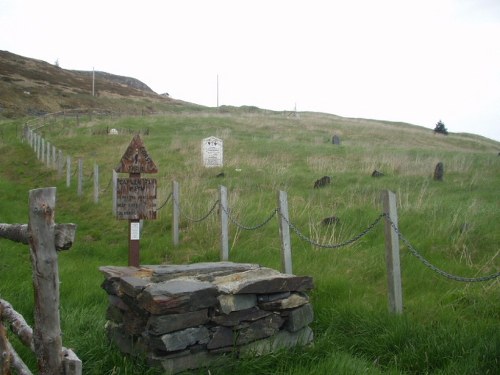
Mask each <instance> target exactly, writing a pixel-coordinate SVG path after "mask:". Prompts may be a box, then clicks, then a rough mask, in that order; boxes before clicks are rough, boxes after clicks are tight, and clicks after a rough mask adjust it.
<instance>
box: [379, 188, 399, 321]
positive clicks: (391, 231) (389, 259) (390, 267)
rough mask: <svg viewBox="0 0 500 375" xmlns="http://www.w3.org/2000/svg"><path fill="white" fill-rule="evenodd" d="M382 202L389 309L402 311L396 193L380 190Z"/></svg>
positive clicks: (392, 311)
mask: <svg viewBox="0 0 500 375" xmlns="http://www.w3.org/2000/svg"><path fill="white" fill-rule="evenodd" d="M382 202H383V205H384V213H385V214H386V215H387V217H386V220H385V250H386V264H387V286H388V297H389V311H390V312H391V313H396V314H402V313H403V291H402V289H403V288H402V286H401V265H400V261H399V236H398V234H397V232H396V229H395V228H397V226H398V212H397V209H396V194H394V193H393V192H392V191H389V190H384V191H383V192H382Z"/></svg>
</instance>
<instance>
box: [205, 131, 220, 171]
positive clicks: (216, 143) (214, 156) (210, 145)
mask: <svg viewBox="0 0 500 375" xmlns="http://www.w3.org/2000/svg"><path fill="white" fill-rule="evenodd" d="M201 152H202V158H203V165H204V166H205V167H206V168H213V167H222V166H223V164H224V142H223V141H222V139H219V138H217V137H208V138H205V139H203V141H202V142H201Z"/></svg>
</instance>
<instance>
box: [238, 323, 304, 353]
mask: <svg viewBox="0 0 500 375" xmlns="http://www.w3.org/2000/svg"><path fill="white" fill-rule="evenodd" d="M313 339H314V334H313V331H312V329H311V328H309V327H304V328H303V329H301V330H300V331H297V332H288V331H287V330H281V331H279V332H278V333H277V334H276V335H274V336H272V337H268V338H266V339H262V340H258V341H254V342H252V343H249V344H247V345H245V346H242V347H241V348H239V354H240V357H242V358H245V357H253V356H259V355H264V354H269V353H273V352H276V351H278V350H282V349H286V348H292V347H294V346H297V345H301V346H305V345H307V344H309V343H311V342H312V341H313Z"/></svg>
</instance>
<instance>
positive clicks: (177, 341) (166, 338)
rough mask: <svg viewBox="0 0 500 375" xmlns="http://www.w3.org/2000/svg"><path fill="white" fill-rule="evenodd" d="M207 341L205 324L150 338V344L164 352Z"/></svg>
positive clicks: (207, 334) (207, 333) (207, 332)
mask: <svg viewBox="0 0 500 375" xmlns="http://www.w3.org/2000/svg"><path fill="white" fill-rule="evenodd" d="M208 341H209V331H208V328H207V327H205V326H200V327H191V328H186V329H183V330H181V331H176V332H171V333H166V334H164V335H162V336H158V337H151V338H150V344H151V346H152V347H153V348H155V349H159V350H163V351H166V352H175V351H179V350H183V349H186V348H187V347H188V346H192V345H197V344H206V343H208Z"/></svg>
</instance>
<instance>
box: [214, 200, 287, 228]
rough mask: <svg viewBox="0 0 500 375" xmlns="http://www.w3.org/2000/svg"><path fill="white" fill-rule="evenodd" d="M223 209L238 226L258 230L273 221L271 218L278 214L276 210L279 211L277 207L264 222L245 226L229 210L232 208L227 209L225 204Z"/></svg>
mask: <svg viewBox="0 0 500 375" xmlns="http://www.w3.org/2000/svg"><path fill="white" fill-rule="evenodd" d="M222 209H223V210H224V212H225V213H226V214H227V217H228V218H229V220H231V222H232V223H233V224H234V225H236V226H237V227H238V228H240V229H243V230H256V229H260V228H262V227H263V226H264V225H266V224H267V223H269V222H270V221H271V219H272V218H273V217H274V215H276V212H278V209H277V208H275V209H274V210H273V212H272V213H271V215H269V216H268V217H267V219H265V220H264V221H263V222H262V223H260V224H257V225H255V226H252V227H248V226H245V225H243V224H241V223H238V222H237V221H236V219H234V218H233V217H232V216H231V215H230V213H229V211H230V210H229V209H227V210H226V208H225V207H223V206H222Z"/></svg>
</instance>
